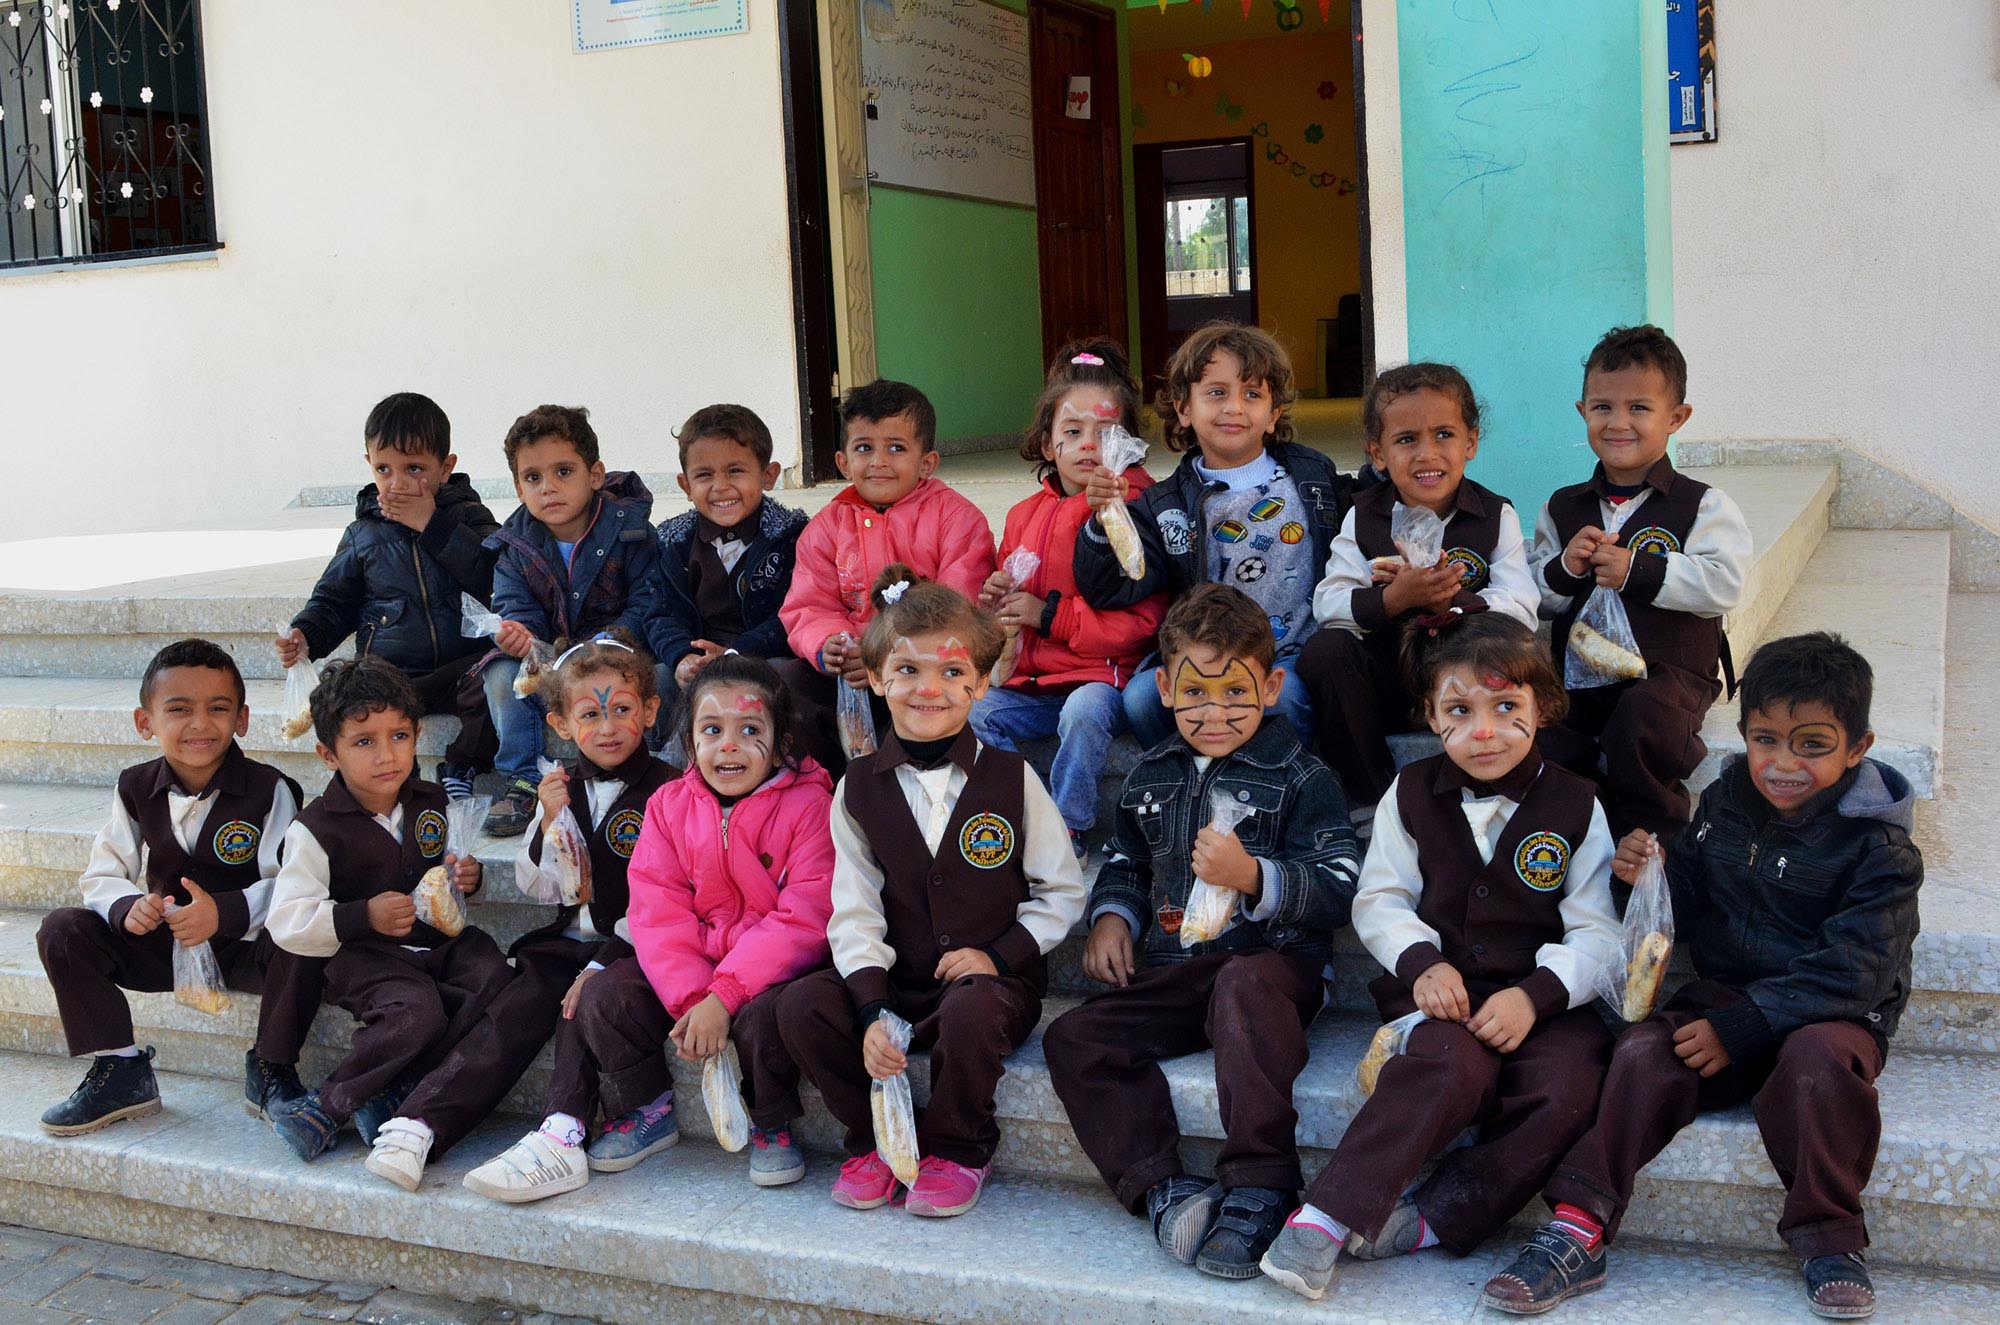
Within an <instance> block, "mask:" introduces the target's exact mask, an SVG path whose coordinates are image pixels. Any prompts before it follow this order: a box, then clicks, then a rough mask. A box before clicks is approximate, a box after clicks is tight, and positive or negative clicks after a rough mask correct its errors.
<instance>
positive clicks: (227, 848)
mask: <svg viewBox="0 0 2000 1325" xmlns="http://www.w3.org/2000/svg"><path fill="white" fill-rule="evenodd" d="M209 846H210V847H211V848H212V849H213V850H214V852H215V858H216V859H217V860H219V861H221V862H222V863H223V864H225V865H243V864H247V863H249V860H250V858H251V857H252V856H254V855H256V854H257V826H256V825H255V824H252V823H246V822H245V821H243V820H241V819H231V820H230V821H229V822H228V823H226V824H224V825H222V827H220V828H218V829H216V830H215V839H214V841H212V842H210V843H209Z"/></svg>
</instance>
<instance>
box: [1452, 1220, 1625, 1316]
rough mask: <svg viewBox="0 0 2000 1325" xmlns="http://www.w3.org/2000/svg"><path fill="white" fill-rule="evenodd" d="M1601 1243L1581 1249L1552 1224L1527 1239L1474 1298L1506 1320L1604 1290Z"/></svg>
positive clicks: (1602, 1245) (1529, 1314)
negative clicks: (1512, 1259)
mask: <svg viewBox="0 0 2000 1325" xmlns="http://www.w3.org/2000/svg"><path fill="white" fill-rule="evenodd" d="M1604 1259H1605V1257H1604V1243H1603V1241H1602V1240H1601V1239H1600V1240H1599V1242H1598V1244H1597V1246H1596V1248H1595V1249H1592V1248H1590V1247H1586V1246H1584V1245H1583V1243H1581V1242H1579V1241H1577V1239H1576V1238H1574V1237H1572V1236H1571V1235H1570V1234H1569V1233H1568V1232H1566V1231H1565V1230H1563V1229H1562V1228H1561V1227H1560V1226H1558V1225H1555V1224H1544V1225H1543V1226H1542V1227H1540V1228H1538V1229H1536V1230H1535V1231H1534V1233H1533V1234H1532V1235H1530V1236H1529V1238H1528V1245H1527V1246H1525V1247H1523V1248H1521V1254H1520V1255H1519V1256H1516V1257H1515V1258H1514V1263H1513V1264H1512V1265H1509V1266H1508V1267H1507V1268H1506V1269H1504V1270H1502V1271H1501V1272H1500V1273H1498V1274H1496V1275H1494V1276H1493V1277H1492V1278H1491V1279H1488V1280H1487V1281H1486V1289H1485V1291H1484V1292H1482V1293H1481V1294H1480V1296H1479V1300H1480V1301H1481V1302H1483V1303H1484V1304H1486V1305H1487V1306H1489V1307H1492V1308H1493V1309H1494V1310H1495V1311H1504V1312H1506V1313H1507V1314H1508V1315H1510V1316H1539V1315H1541V1314H1542V1313H1543V1312H1544V1311H1547V1310H1548V1309H1549V1308H1550V1307H1553V1306H1554V1305H1555V1304H1556V1303H1558V1302H1560V1301H1562V1300H1563V1299H1564V1298H1570V1297H1575V1296H1576V1295H1577V1294H1578V1293H1588V1292H1590V1291H1591V1290H1592V1289H1595V1288H1602V1287H1604V1279H1605V1269H1604Z"/></svg>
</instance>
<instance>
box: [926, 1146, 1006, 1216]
mask: <svg viewBox="0 0 2000 1325" xmlns="http://www.w3.org/2000/svg"><path fill="white" fill-rule="evenodd" d="M991 1172H993V1166H992V1165H991V1164H988V1165H987V1166H986V1167H985V1168H983V1169H969V1168H967V1167H965V1165H963V1164H954V1163H952V1162H951V1161H950V1160H948V1159H940V1158H938V1157H937V1156H936V1155H925V1156H924V1157H923V1158H922V1159H921V1160H919V1161H917V1180H916V1182H915V1183H913V1184H912V1185H911V1187H910V1201H909V1209H910V1213H911V1214H913V1215H923V1216H924V1217H925V1218H927V1219H944V1218H947V1217H948V1216H951V1215H962V1214H964V1213H965V1212H966V1211H967V1210H970V1209H971V1208H972V1207H973V1206H975V1205H978V1204H979V1191H980V1189H981V1188H982V1187H984V1186H985V1185H986V1175H987V1174H989V1173H991Z"/></svg>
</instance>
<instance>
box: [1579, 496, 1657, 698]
mask: <svg viewBox="0 0 2000 1325" xmlns="http://www.w3.org/2000/svg"><path fill="white" fill-rule="evenodd" d="M1644 504H1645V503H1644V502H1642V501H1629V502H1626V503H1625V504H1624V505H1623V506H1620V507H1619V508H1618V511H1617V514H1615V515H1613V516H1612V517H1611V519H1610V520H1609V521H1607V522H1606V525H1607V527H1606V528H1605V531H1604V532H1606V533H1607V534H1616V533H1619V532H1622V531H1623V529H1624V528H1625V522H1626V521H1627V520H1628V519H1629V518H1630V517H1631V515H1632V512H1634V511H1636V510H1638V509H1639V507H1640V506H1642V505H1644ZM1645 675H1646V659H1645V657H1644V656H1643V655H1642V654H1641V653H1640V652H1639V641H1638V638H1637V637H1636V636H1634V635H1633V634H1632V618H1631V617H1630V616H1628V615H1627V614H1626V612H1625V600H1624V599H1622V598H1620V597H1619V596H1618V592H1617V590H1615V589H1609V588H1606V587H1605V586H1604V585H1601V584H1600V585H1598V586H1597V587H1596V588H1595V589H1592V590H1591V591H1590V597H1588V598H1586V599H1584V600H1583V610H1582V611H1580V612H1578V613H1577V614H1576V620H1574V621H1572V622H1570V627H1569V646H1568V647H1567V648H1566V649H1565V650H1564V651H1563V688H1564V689H1566V690H1595V689H1597V688H1598V687H1600V686H1608V685H1617V684H1618V683H1619V682H1620V681H1639V680H1643V679H1644V678H1645Z"/></svg>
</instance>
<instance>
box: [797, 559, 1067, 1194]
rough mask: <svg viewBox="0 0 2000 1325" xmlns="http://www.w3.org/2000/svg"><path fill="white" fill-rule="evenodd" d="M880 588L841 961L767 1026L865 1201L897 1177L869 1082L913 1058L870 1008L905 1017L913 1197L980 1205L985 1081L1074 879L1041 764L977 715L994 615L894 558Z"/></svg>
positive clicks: (849, 830) (842, 1182)
mask: <svg viewBox="0 0 2000 1325" xmlns="http://www.w3.org/2000/svg"><path fill="white" fill-rule="evenodd" d="M873 601H874V604H875V608H876V614H875V617H874V619H873V620H871V621H870V622H869V623H868V630H867V633H866V634H865V635H863V636H862V639H861V656H862V659H863V661H864V662H865V663H866V665H867V669H868V682H869V685H870V686H872V687H873V688H874V690H875V692H876V693H877V694H879V695H881V696H882V697H883V698H884V699H886V700H887V701H888V707H889V713H890V716H891V718H892V720H893V722H894V731H893V732H891V733H888V734H885V736H884V738H883V740H882V744H881V748H880V749H879V750H877V751H876V753H874V754H872V755H869V756H866V757H864V758H862V759H858V760H855V761H854V762H853V764H851V765H850V766H849V768H848V771H847V776H846V777H845V778H843V779H842V780H841V783H840V786H839V787H838V788H837V789H836V791H835V792H834V804H833V811H832V823H833V847H834V870H833V918H832V920H831V921H830V922H829V924H828V926H827V937H828V938H829V939H830V940H831V942H832V946H833V964H834V970H832V971H822V972H820V973H819V974H817V975H809V976H807V977H805V978H804V979H802V980H797V981H794V982H793V984H792V985H791V987H790V988H788V989H787V990H786V991H785V994H784V997H783V998H782V999H781V1000H780V1001H779V1005H778V1027H779V1030H780V1032H781V1034H782V1035H783V1036H784V1042H785V1047H786V1049H787V1050H788V1051H789V1052H790V1054H791V1056H792V1060H793V1061H794V1062H796V1063H798V1064H799V1065H800V1066H801V1067H802V1068H803V1069H804V1070H805V1074H806V1075H807V1076H808V1077H810V1078H811V1079H812V1082H813V1084H814V1085H816V1086H818V1087H819V1091H820V1095H821V1096H822V1097H823V1098H824V1099H825V1101H826V1106H827V1110H828V1112H830V1113H832V1114H833V1116H834V1117H835V1118H836V1119H838V1120H839V1121H840V1123H841V1124H842V1125H843V1126H844V1127H845V1128H846V1136H845V1137H844V1139H843V1145H844V1147H845V1149H846V1151H847V1156H848V1158H847V1161H846V1162H845V1163H844V1164H842V1165H841V1168H840V1179H839V1181H838V1182H836V1183H835V1184H834V1188H833V1199H834V1200H835V1201H837V1202H838V1203H840V1204H841V1205H845V1206H848V1207H851V1208H853V1209H856V1210H870V1209H874V1208H875V1207H877V1206H882V1205H887V1204H888V1203H889V1202H890V1200H891V1199H892V1198H893V1197H894V1196H895V1194H896V1191H897V1186H898V1184H897V1180H896V1177H895V1174H894V1172H893V1171H892V1170H891V1169H890V1167H889V1165H888V1163H887V1162H886V1161H885V1160H884V1159H883V1157H882V1156H881V1155H880V1154H879V1153H877V1151H876V1148H875V1131H874V1122H873V1119H872V1117H871V1110H870V1107H869V1098H868V1094H869V1082H870V1080H871V1079H875V1080H885V1079H887V1078H889V1077H893V1076H895V1075H896V1074H897V1073H899V1072H902V1071H905V1070H906V1069H907V1068H908V1067H909V1062H908V1059H907V1057H906V1056H905V1055H904V1054H903V1053H902V1052H900V1051H899V1050H897V1049H896V1047H895V1046H894V1044H893V1043H892V1042H891V1041H890V1038H889V1032H888V1028H887V1027H886V1026H884V1025H883V1024H882V1022H881V1017H882V1016H883V1014H884V1013H888V1012H894V1013H895V1014H897V1015H898V1016H900V1017H902V1018H903V1019H904V1020H906V1021H908V1022H910V1023H911V1024H912V1025H913V1027H914V1028H915V1036H914V1038H913V1040H912V1045H911V1047H912V1048H913V1049H924V1048H927V1049H929V1050H930V1051H931V1095H930V1103H929V1105H928V1106H927V1107H926V1108H925V1109H924V1110H923V1111H922V1112H921V1113H920V1114H919V1115H918V1117H917V1125H916V1133H917V1149H918V1151H919V1153H920V1154H921V1156H922V1159H921V1163H920V1164H919V1167H918V1173H917V1178H916V1181H915V1183H914V1184H913V1185H912V1186H911V1188H910V1190H909V1198H908V1209H909V1212H910V1213H911V1214H914V1215H923V1216H929V1217H941V1216H947V1215H957V1214H963V1213H964V1212H965V1211H967V1210H970V1209H971V1208H972V1207H973V1206H974V1205H975V1204H977V1203H978V1200H979V1193H980V1190H981V1188H982V1187H983V1186H984V1185H985V1182H986V1179H987V1176H988V1175H989V1174H990V1173H991V1172H992V1163H993V1151H994V1149H995V1147H996V1146H997V1145H998V1143H999V1140H1000V1129H999V1127H998V1125H997V1124H996V1123H995V1121H994V1103H993V1090H994V1087H995V1085H996V1084H998V1082H999V1080H1000V1076H1001V1073H1002V1071H1003V1069H1004V1060H1005V1058H1006V1056H1007V1055H1008V1054H1009V1053H1011V1052H1012V1051H1013V1050H1014V1049H1015V1048H1016V1047H1018V1046H1019V1045H1020V1044H1021V1042H1022V1041H1023V1040H1026V1039H1027V1038H1028V1036H1029V1034H1030V1033H1031V1032H1033V1030H1034V1029H1035V1023H1036V1021H1037V1020H1038V1019H1039V1018H1040V1016H1041V1008H1042V995H1043V994H1044V993H1045V992H1046V991H1047V988H1048V969H1047V966H1046V964H1045V961H1044V958H1045V957H1046V955H1047V954H1048V953H1049V952H1051V951H1053V950H1054V949H1055V947H1056V946H1057V945H1058V944H1060V943H1061V942H1062V941H1063V938H1064V937H1065V936H1066V935H1067V934H1068V933H1069V930H1070V927H1071V926H1072V925H1074V924H1075V923H1076V920H1077V917H1078V915H1080V914H1081V913H1082V910H1083V900H1084V889H1083V877H1082V874H1081V872H1080V870H1079V867H1078V865H1077V859H1076V856H1075V854H1074V853H1073V852H1072V851H1071V850H1070V842H1069V834H1068V833H1067V832H1066V831H1065V830H1064V828H1063V821H1062V815H1061V813H1060V812H1059V811H1058V810H1057V809H1056V806H1055V802H1054V801H1053V800H1052V799H1051V798H1050V797H1049V793H1048V791H1047V790H1046V789H1045V788H1044V787H1043V786H1042V781H1041V779H1040V778H1038V777H1036V776H1035V772H1034V770H1033V769H1031V768H1029V767H1028V766H1027V764H1026V763H1025V762H1023V761H1022V759H1021V756H1019V755H1017V754H1009V753H1007V752H1006V751H1004V750H995V749H993V748H991V747H990V746H985V745H982V744H980V742H979V740H978V739H977V738H976V737H975V736H974V735H973V732H972V728H971V727H970V726H969V725H968V719H969V717H970V714H971V711H972V706H973V704H974V702H975V701H977V700H978V699H979V697H980V696H981V695H982V694H984V693H985V691H986V687H987V683H988V678H989V675H990V673H991V672H992V670H993V664H994V663H995V662H996V661H997V660H998V659H999V657H1000V649H1001V643H1002V639H1003V636H1002V634H1001V630H1000V626H999V624H998V623H996V622H995V621H994V620H993V618H992V617H991V616H990V615H988V614H987V613H985V612H982V611H980V610H979V609H978V608H976V607H974V606H973V605H972V604H971V603H970V602H968V601H966V599H965V597H964V596H963V595H962V594H960V593H958V592H957V591H956V590H954V589H951V588H949V587H947V586H945V585H942V584H937V583H934V582H931V581H928V580H920V579H918V578H917V575H916V572H914V571H913V570H911V569H910V568H909V567H908V566H905V565H900V564H897V565H891V566H890V567H888V568H887V569H886V570H884V571H883V572H882V575H881V578H880V579H879V580H878V581H877V583H876V586H875V591H874V594H873Z"/></svg>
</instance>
